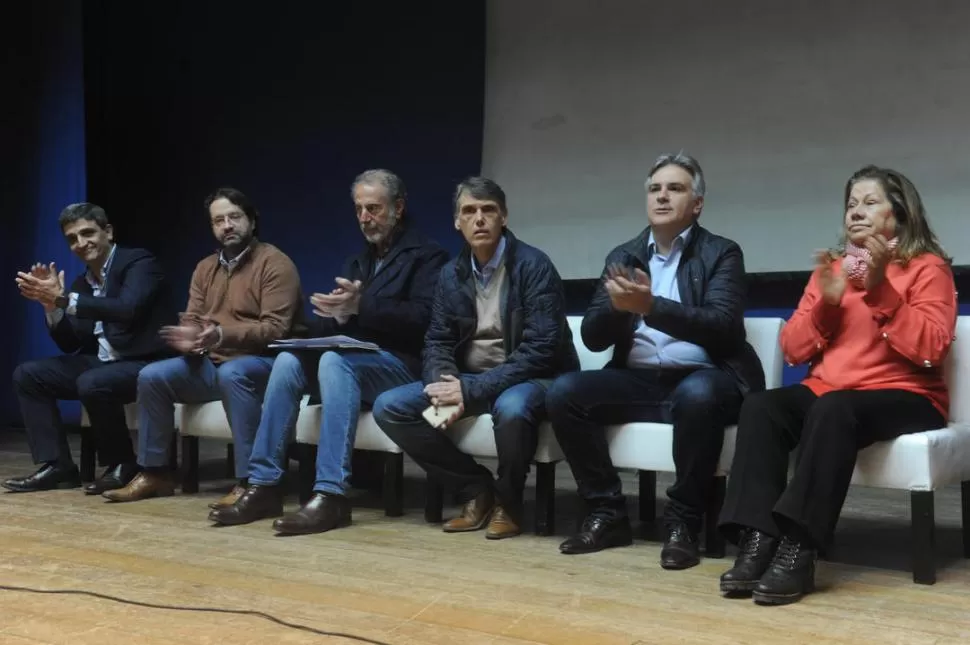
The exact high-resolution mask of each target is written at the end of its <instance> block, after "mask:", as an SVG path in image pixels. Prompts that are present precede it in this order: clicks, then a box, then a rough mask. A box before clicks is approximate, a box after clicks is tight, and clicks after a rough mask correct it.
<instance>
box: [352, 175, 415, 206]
mask: <svg viewBox="0 0 970 645" xmlns="http://www.w3.org/2000/svg"><path fill="white" fill-rule="evenodd" d="M358 184H367V185H368V186H373V185H375V184H376V185H379V186H383V187H384V190H385V191H386V192H387V198H388V199H390V200H391V203H392V204H393V203H394V202H396V201H397V200H399V199H403V200H407V197H408V191H407V189H406V188H405V187H404V181H403V180H402V179H401V178H400V177H398V176H397V175H395V174H394V173H393V172H391V171H390V170H384V169H383V168H375V169H372V170H365V171H364V172H362V173H360V174H359V175H357V177H356V178H355V179H354V183H353V184H351V185H350V194H351V197H353V194H354V190H355V189H356V188H357V186H358Z"/></svg>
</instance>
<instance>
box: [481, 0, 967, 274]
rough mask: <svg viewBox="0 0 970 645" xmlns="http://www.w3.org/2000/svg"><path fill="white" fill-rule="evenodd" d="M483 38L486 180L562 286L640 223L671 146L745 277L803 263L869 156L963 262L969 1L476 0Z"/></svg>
mask: <svg viewBox="0 0 970 645" xmlns="http://www.w3.org/2000/svg"><path fill="white" fill-rule="evenodd" d="M487 43H488V44H487V54H486V60H487V70H486V92H485V132H484V153H483V172H484V173H485V174H486V175H487V176H489V177H492V178H494V179H495V180H496V181H498V182H499V183H500V184H501V185H502V186H503V188H504V189H505V191H506V193H507V195H508V199H509V212H510V219H509V226H510V228H512V230H513V231H515V232H516V234H517V235H519V237H521V238H522V239H524V240H526V241H528V242H530V243H532V244H535V245H537V246H539V247H540V248H542V249H544V250H546V251H547V252H548V253H549V255H550V256H551V257H552V259H553V261H554V262H555V263H556V265H557V267H558V268H559V270H560V272H561V273H562V275H563V277H564V278H567V279H569V278H591V277H596V276H598V275H599V273H600V271H601V269H602V266H603V265H602V263H603V259H604V258H605V255H606V253H607V252H608V251H609V250H610V249H612V248H613V247H614V246H615V245H617V244H618V243H620V242H622V241H625V240H627V239H629V238H631V237H633V236H634V235H635V234H636V233H637V232H639V231H640V230H641V229H642V228H643V226H645V224H646V213H645V200H644V188H643V186H644V180H645V178H646V177H645V175H646V172H647V170H648V169H649V166H650V164H651V162H652V161H653V160H654V159H655V158H656V157H657V155H659V154H660V153H662V152H671V151H672V152H676V151H679V150H684V151H686V152H689V153H690V154H693V155H694V156H696V157H697V158H698V160H699V161H700V163H701V165H702V167H703V168H704V172H705V175H706V177H707V185H708V193H707V202H706V206H705V209H704V212H703V214H702V215H701V221H702V223H703V224H704V225H705V226H706V227H707V228H709V229H711V230H712V231H714V232H716V233H720V234H722V235H726V236H728V237H731V238H733V239H735V240H736V241H738V242H739V243H740V244H741V246H742V248H743V249H744V252H745V263H746V267H747V270H748V271H749V272H766V271H794V270H806V269H810V268H811V266H812V262H811V256H812V251H813V250H814V249H816V248H821V247H825V246H828V245H830V244H832V243H833V242H834V241H835V239H836V237H837V236H838V232H839V226H840V224H841V215H842V189H843V185H844V182H845V180H846V179H847V178H848V176H849V175H850V174H851V173H852V172H853V171H854V170H856V169H858V168H860V167H861V166H863V165H865V164H867V163H876V164H879V165H886V166H890V167H894V168H896V169H898V170H900V171H901V172H903V173H904V174H906V175H908V176H909V177H910V178H911V179H912V180H913V181H914V182H915V184H916V186H917V187H918V188H919V190H920V192H921V194H922V195H923V198H924V201H925V202H926V205H927V208H928V211H929V216H930V221H931V223H932V225H933V227H934V228H935V230H936V232H937V233H938V234H939V236H940V237H941V239H942V240H943V243H944V246H945V247H946V249H947V251H948V252H949V253H950V254H951V255H953V256H954V260H955V264H966V263H970V227H968V225H967V224H966V223H965V222H966V212H967V207H968V205H970V2H961V1H957V0H954V1H952V2H942V1H934V0H926V1H923V2H919V1H916V0H913V1H908V0H881V1H875V0H852V1H849V0H845V1H835V0H810V1H809V0H786V1H783V2H779V1H777V0H775V1H770V0H722V1H720V2H716V1H713V0H680V1H677V2H655V1H652V0H644V1H636V0H602V1H594V0H490V2H488V22H487Z"/></svg>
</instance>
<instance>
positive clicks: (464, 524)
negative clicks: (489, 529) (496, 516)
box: [441, 490, 495, 533]
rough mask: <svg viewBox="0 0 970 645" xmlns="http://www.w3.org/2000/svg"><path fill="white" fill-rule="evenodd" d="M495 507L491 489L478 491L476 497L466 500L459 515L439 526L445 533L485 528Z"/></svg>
mask: <svg viewBox="0 0 970 645" xmlns="http://www.w3.org/2000/svg"><path fill="white" fill-rule="evenodd" d="M494 507H495V495H493V494H492V491H491V490H487V491H485V492H484V493H479V495H478V497H476V498H475V499H473V500H470V501H469V502H467V503H466V504H465V505H464V506H463V507H462V509H461V515H460V516H458V517H456V518H454V519H452V520H448V521H447V522H445V525H444V526H443V527H441V530H443V531H444V532H445V533H464V532H465V531H478V530H481V529H483V528H485V525H486V524H488V519H489V518H490V517H491V516H492V509H493V508H494Z"/></svg>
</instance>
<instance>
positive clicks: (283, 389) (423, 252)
mask: <svg viewBox="0 0 970 645" xmlns="http://www.w3.org/2000/svg"><path fill="white" fill-rule="evenodd" d="M351 197H352V198H353V201H354V206H355V208H356V212H357V223H358V225H359V226H360V230H361V232H362V233H363V234H364V238H365V239H366V241H367V245H366V247H365V248H364V250H363V251H362V252H361V253H360V254H358V255H355V256H352V257H351V258H350V259H349V260H348V261H347V264H346V266H345V267H344V270H343V273H341V276H340V277H338V278H337V279H336V288H335V289H334V290H333V291H331V292H330V293H327V294H323V293H316V294H314V295H313V296H312V297H311V299H310V301H311V302H312V304H313V307H314V314H316V317H315V318H314V319H313V320H311V321H310V323H309V325H308V326H309V330H308V334H309V335H310V336H312V337H321V336H332V335H336V334H340V335H345V336H350V337H352V338H355V339H357V340H361V341H365V342H371V343H374V344H376V345H377V346H378V347H379V348H380V349H379V351H351V352H338V351H329V352H325V353H321V352H320V351H317V350H305V351H298V352H281V353H280V354H279V355H278V356H277V357H276V360H275V361H274V363H273V371H272V372H271V373H270V377H269V384H268V385H267V386H266V395H265V397H264V399H263V410H262V416H261V418H260V421H259V429H258V430H257V432H256V440H255V443H254V446H253V451H252V456H251V458H250V465H249V477H248V481H247V486H246V487H245V488H243V489H241V490H238V491H234V492H238V495H234V492H230V494H229V495H228V496H227V497H226V498H224V499H223V500H220V502H217V503H215V504H214V505H213V506H214V508H213V510H212V512H211V513H210V515H209V519H211V520H212V521H214V522H217V523H219V524H245V523H248V522H253V521H255V520H258V519H262V518H264V517H272V516H277V515H281V514H282V513H283V488H282V486H281V485H280V483H281V479H282V477H283V473H284V472H285V470H286V448H287V443H288V439H289V437H290V436H291V435H292V432H293V429H294V426H295V424H296V419H297V415H298V414H299V410H300V399H301V398H302V397H303V395H304V393H311V392H312V393H317V392H319V395H320V399H321V402H322V404H323V405H322V413H321V421H320V439H319V444H318V447H317V464H316V481H315V483H314V486H313V497H312V498H311V499H310V501H309V502H307V503H306V504H305V505H304V506H303V508H301V509H300V510H299V511H297V512H296V513H291V514H289V515H287V516H285V517H283V518H280V519H278V520H276V522H275V523H274V524H273V528H274V529H275V530H276V531H277V532H279V533H287V534H304V533H322V532H324V531H329V530H331V529H335V528H338V527H341V526H346V525H347V524H349V523H350V521H351V508H350V502H349V500H348V497H347V493H348V492H349V488H350V476H351V472H350V471H351V455H352V452H353V448H354V437H355V433H356V430H357V418H358V414H359V412H360V408H361V405H362V404H363V405H371V404H373V402H374V400H375V399H376V398H377V396H378V395H379V394H380V393H381V392H383V391H385V390H387V389H390V388H392V387H395V386H397V385H401V384H403V383H407V382H409V381H412V380H414V379H415V378H416V377H417V374H418V373H419V372H420V364H421V360H420V356H421V346H422V340H423V338H424V332H425V329H427V326H428V320H429V318H430V317H431V299H432V296H433V294H434V288H435V282H436V280H437V276H438V272H439V271H440V270H441V267H442V266H443V265H444V263H445V262H447V260H448V254H447V253H446V252H445V250H444V249H443V248H441V246H439V245H438V244H437V243H436V242H434V241H432V240H431V239H429V238H427V237H425V236H424V235H422V234H421V233H419V232H418V231H417V230H416V229H415V228H413V227H412V226H411V225H410V223H409V222H408V218H407V215H406V213H405V200H406V197H407V195H406V193H405V187H404V182H403V181H401V179H400V178H399V177H398V176H397V175H395V174H394V173H392V172H390V171H387V170H380V169H378V170H368V171H365V172H363V173H361V174H360V175H358V176H357V178H356V179H355V180H354V183H353V184H352V186H351ZM234 497H235V499H233V498H234Z"/></svg>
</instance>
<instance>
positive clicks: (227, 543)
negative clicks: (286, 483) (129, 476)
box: [0, 437, 970, 645]
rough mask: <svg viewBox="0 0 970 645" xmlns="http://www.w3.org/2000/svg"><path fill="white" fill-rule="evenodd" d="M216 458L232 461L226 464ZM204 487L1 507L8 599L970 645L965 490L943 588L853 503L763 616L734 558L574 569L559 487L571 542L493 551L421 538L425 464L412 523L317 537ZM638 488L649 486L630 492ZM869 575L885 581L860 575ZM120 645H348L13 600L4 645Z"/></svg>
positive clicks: (893, 524) (360, 520) (636, 554)
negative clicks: (218, 508) (676, 568)
mask: <svg viewBox="0 0 970 645" xmlns="http://www.w3.org/2000/svg"><path fill="white" fill-rule="evenodd" d="M0 441H2V443H0V477H8V476H11V475H14V474H20V473H24V472H29V471H30V470H31V468H32V466H31V464H30V460H29V457H28V456H27V455H26V450H25V444H24V443H23V441H22V440H17V439H10V438H9V437H8V438H5V439H0ZM211 452H218V453H220V455H219V456H221V449H213V450H210V453H211ZM210 461H214V460H210ZM215 463H216V465H217V466H218V465H221V464H218V462H215ZM209 467H210V468H211V469H214V470H215V468H213V467H212V466H211V464H210V466H209ZM565 470H568V469H560V471H565ZM208 483H209V484H210V485H209V486H207V487H205V488H206V490H208V491H209V492H205V493H202V494H199V495H191V496H183V495H176V496H174V497H171V498H165V499H159V500H150V501H146V502H140V503H133V504H110V503H106V502H104V501H103V500H102V499H101V498H99V497H90V496H84V495H82V494H81V493H80V492H79V491H76V490H75V491H51V492H45V493H36V494H29V495H17V494H5V495H0V584H6V585H19V586H26V587H34V588H42V589H82V590H89V591H98V592H102V593H105V594H108V595H112V596H118V597H122V598H126V599H129V600H133V601H143V602H148V603H154V604H163V605H183V606H193V607H210V608H225V609H238V610H257V611H262V612H265V613H267V614H270V615H273V616H276V617H278V618H280V619H282V620H285V621H289V622H291V623H296V624H299V625H305V626H308V627H312V628H316V629H320V630H324V631H330V632H344V633H347V634H351V635H356V636H360V637H366V638H371V639H374V640H376V641H378V642H381V643H388V644H394V645H398V644H411V643H413V644H420V645H436V644H438V643H441V644H445V643H447V644H449V645H450V644H454V643H463V644H465V643H467V644H469V645H478V644H482V645H535V644H548V645H559V644H566V643H569V644H571V643H579V644H582V645H599V644H602V645H633V644H634V643H641V644H647V643H650V644H652V643H663V644H671V643H689V644H708V643H709V644H712V645H713V644H718V645H723V644H734V643H736V644H739V645H740V644H746V645H747V644H752V643H782V642H783V643H812V644H813V645H822V644H833V645H834V644H843V643H854V644H855V643H858V644H872V645H875V644H877V643H880V644H883V643H898V644H900V645H902V644H906V645H924V644H925V645H930V644H934V645H955V643H960V642H968V641H970V563H968V562H967V561H966V560H964V559H962V558H961V557H959V550H958V548H954V547H955V546H956V547H958V545H959V541H958V538H959V532H958V530H957V528H958V526H959V523H958V518H959V496H958V494H957V493H956V492H954V491H952V490H947V491H942V492H941V493H940V494H939V495H938V500H937V510H938V517H939V519H940V535H941V538H942V539H941V554H942V558H941V569H940V573H939V582H938V583H937V584H936V585H933V586H921V585H914V584H913V583H912V581H911V578H910V573H909V572H908V571H907V568H906V567H907V562H908V554H907V553H906V547H907V546H908V545H907V544H906V543H905V540H906V538H905V537H904V536H907V535H908V501H907V499H906V498H905V496H898V495H896V496H894V494H893V493H892V492H888V493H887V492H883V491H879V492H872V491H866V490H856V489H853V491H852V492H851V493H850V499H849V500H848V502H847V505H846V518H845V519H844V521H843V522H840V527H839V534H838V535H837V540H836V542H837V550H836V560H835V561H832V562H828V561H826V562H820V563H819V572H818V583H819V586H820V589H822V590H823V591H822V592H820V593H817V594H813V595H811V596H809V597H808V598H806V599H805V600H804V601H803V602H801V603H798V604H796V605H793V606H790V607H784V608H764V607H757V606H755V605H754V604H753V603H751V601H750V600H728V599H724V598H721V597H720V596H719V594H718V593H717V581H718V576H719V575H720V574H721V573H722V572H723V571H724V570H725V569H726V568H727V567H729V566H730V564H731V560H730V558H725V559H720V560H718V559H705V560H703V561H702V563H701V565H700V566H698V567H695V568H693V569H690V570H688V571H683V572H672V571H664V570H662V569H661V568H660V567H659V565H658V559H659V553H660V544H659V543H657V542H652V541H643V540H638V541H637V542H636V543H635V544H634V545H633V546H632V547H628V548H623V549H614V550H610V551H605V552H602V553H598V554H593V555H588V556H563V555H560V554H559V553H558V549H557V548H556V547H557V544H558V542H559V540H560V539H561V536H562V535H563V534H568V531H569V528H570V523H571V521H573V520H574V517H573V516H572V512H571V511H572V509H570V507H569V504H570V502H569V500H570V499H571V494H572V489H571V486H572V483H571V482H569V481H568V479H567V480H562V479H561V480H560V484H559V486H560V488H561V489H562V490H561V491H560V497H562V500H563V503H561V504H560V515H561V519H560V520H559V521H560V533H561V535H560V536H557V537H541V538H540V537H536V536H533V535H523V536H521V537H518V538H514V539H510V540H502V541H499V542H492V541H488V540H485V539H484V537H483V535H482V534H481V533H472V534H463V535H461V534H460V535H449V534H445V533H443V532H442V531H441V530H440V528H439V527H436V526H433V525H428V524H426V523H425V522H424V520H423V517H422V514H421V510H420V491H421V489H422V482H421V479H420V476H419V474H418V473H417V472H416V471H415V469H414V468H413V465H412V466H409V467H408V470H407V486H408V491H409V493H408V496H409V503H408V505H407V514H406V515H405V516H404V517H400V518H387V517H385V516H384V514H383V512H382V510H381V508H380V504H379V500H378V499H376V498H375V497H374V495H373V494H371V493H359V492H356V493H355V508H354V524H353V525H352V526H350V527H348V528H345V529H340V530H337V531H333V532H330V533H327V534H324V535H316V536H303V537H290V538H282V537H277V536H275V535H274V533H273V531H272V530H271V528H270V526H271V521H268V520H267V521H262V522H257V523H254V524H251V525H247V526H241V527H224V528H216V527H213V526H212V525H211V523H210V522H208V521H207V519H206V517H207V514H208V509H207V508H206V504H207V503H208V502H209V501H211V500H213V499H216V497H217V496H218V492H217V491H219V490H222V489H223V488H224V487H225V484H226V483H227V482H224V481H216V482H212V481H210V482H208ZM625 484H626V485H627V487H628V488H629V489H630V490H635V489H636V487H635V485H634V484H633V482H632V481H631V480H630V478H629V475H625ZM661 491H662V486H661ZM416 498H417V501H415V499H416ZM291 500H292V498H291ZM633 504H635V501H634V500H631V505H633ZM288 507H289V508H290V509H295V508H296V505H295V503H294V502H293V501H290V502H289V503H288ZM449 510H450V511H453V509H449ZM955 539H956V541H954V540H955ZM901 540H902V542H901ZM874 561H875V562H879V563H882V562H888V564H889V568H874V567H871V566H866V565H868V564H870V563H871V562H874ZM115 642H133V643H139V644H142V645H154V644H156V643H157V644H159V645H169V644H170V643H179V644H195V643H225V642H232V643H234V645H243V644H245V643H321V642H333V643H343V642H347V643H350V642H353V641H349V640H346V639H341V638H338V637H323V636H319V635H314V634H309V633H304V632H300V631H296V630H293V629H289V628H287V627H284V626H280V625H276V624H274V623H271V622H269V621H267V620H264V619H262V618H259V617H256V616H240V615H232V614H220V613H199V612H187V611H173V610H166V609H156V608H145V607H137V606H132V605H129V604H120V603H118V602H115V601H111V600H103V599H98V598H90V597H87V596H78V595H37V594H30V593H26V592H8V591H5V592H2V595H0V643H2V644H4V645H6V644H7V643H10V644H11V645H15V644H16V645H19V644H21V643H40V644H47V643H50V644H56V645H60V644H61V643H65V644H66V643H71V644H77V643H99V644H103V643H115Z"/></svg>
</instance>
